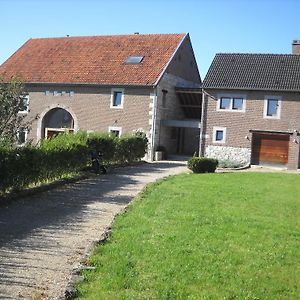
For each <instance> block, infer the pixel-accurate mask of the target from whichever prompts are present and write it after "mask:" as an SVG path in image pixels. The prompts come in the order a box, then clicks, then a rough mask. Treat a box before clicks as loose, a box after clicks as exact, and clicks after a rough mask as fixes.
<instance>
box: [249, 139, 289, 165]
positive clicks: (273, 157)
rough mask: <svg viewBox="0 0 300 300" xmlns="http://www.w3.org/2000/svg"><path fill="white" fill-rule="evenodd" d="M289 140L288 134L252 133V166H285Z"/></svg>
mask: <svg viewBox="0 0 300 300" xmlns="http://www.w3.org/2000/svg"><path fill="white" fill-rule="evenodd" d="M289 140H290V136H289V135H288V134H261V133H253V138H252V164H271V165H285V164H287V162H288V154H289Z"/></svg>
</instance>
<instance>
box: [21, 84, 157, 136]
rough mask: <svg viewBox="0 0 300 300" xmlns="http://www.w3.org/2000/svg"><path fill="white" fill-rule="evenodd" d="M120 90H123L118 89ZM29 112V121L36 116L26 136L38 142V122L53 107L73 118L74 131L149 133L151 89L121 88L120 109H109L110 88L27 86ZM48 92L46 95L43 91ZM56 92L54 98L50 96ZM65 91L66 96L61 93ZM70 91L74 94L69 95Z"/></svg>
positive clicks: (39, 129) (39, 122)
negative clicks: (136, 130) (117, 128)
mask: <svg viewBox="0 0 300 300" xmlns="http://www.w3.org/2000/svg"><path fill="white" fill-rule="evenodd" d="M121 88H122V87H121ZM27 89H28V90H29V96H30V104H29V108H30V112H29V115H28V118H33V117H35V116H36V115H39V116H40V118H39V120H37V121H35V122H34V123H33V125H32V129H31V131H30V133H29V139H32V140H34V141H37V140H38V138H39V136H40V135H41V133H40V132H41V128H38V127H39V126H40V125H41V120H42V118H43V116H44V115H45V114H46V113H47V112H48V111H49V110H51V109H52V108H56V107H60V108H64V109H66V110H67V111H68V112H70V113H71V115H72V116H73V117H74V121H75V124H74V125H75V130H79V129H82V130H90V131H102V132H108V127H109V126H115V127H122V133H126V132H131V131H132V130H134V129H138V128H142V129H144V130H145V131H146V132H149V130H150V125H149V110H150V108H149V104H150V101H151V99H150V93H151V92H152V91H153V89H151V88H126V87H125V88H124V104H123V108H122V109H117V108H110V104H111V88H108V87H107V88H103V87H78V86H72V87H69V86H28V87H27ZM46 91H50V93H49V95H46V94H45V92H46ZM54 91H58V94H57V96H54V95H53V92H54ZM62 91H65V92H66V93H65V94H61V92H62ZM69 91H73V92H74V95H73V96H70V94H69Z"/></svg>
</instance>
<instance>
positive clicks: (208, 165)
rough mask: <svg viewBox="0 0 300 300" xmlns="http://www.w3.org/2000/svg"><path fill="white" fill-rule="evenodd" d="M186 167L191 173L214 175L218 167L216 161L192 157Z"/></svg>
mask: <svg viewBox="0 0 300 300" xmlns="http://www.w3.org/2000/svg"><path fill="white" fill-rule="evenodd" d="M187 165H188V168H189V169H190V170H192V171H193V173H214V172H215V171H216V168H217V166H218V160H217V159H214V158H207V157H193V158H191V159H190V160H189V161H188V163H187Z"/></svg>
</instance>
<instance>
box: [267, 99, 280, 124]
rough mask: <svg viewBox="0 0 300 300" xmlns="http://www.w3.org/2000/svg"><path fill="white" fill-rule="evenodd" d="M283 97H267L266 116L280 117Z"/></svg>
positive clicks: (270, 117)
mask: <svg viewBox="0 0 300 300" xmlns="http://www.w3.org/2000/svg"><path fill="white" fill-rule="evenodd" d="M280 112H281V98H280V97H272V96H267V97H265V103H264V118H267V119H268V118H269V119H280Z"/></svg>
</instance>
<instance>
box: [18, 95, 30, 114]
mask: <svg viewBox="0 0 300 300" xmlns="http://www.w3.org/2000/svg"><path fill="white" fill-rule="evenodd" d="M28 111H29V95H26V96H22V97H21V98H20V107H19V113H28Z"/></svg>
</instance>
